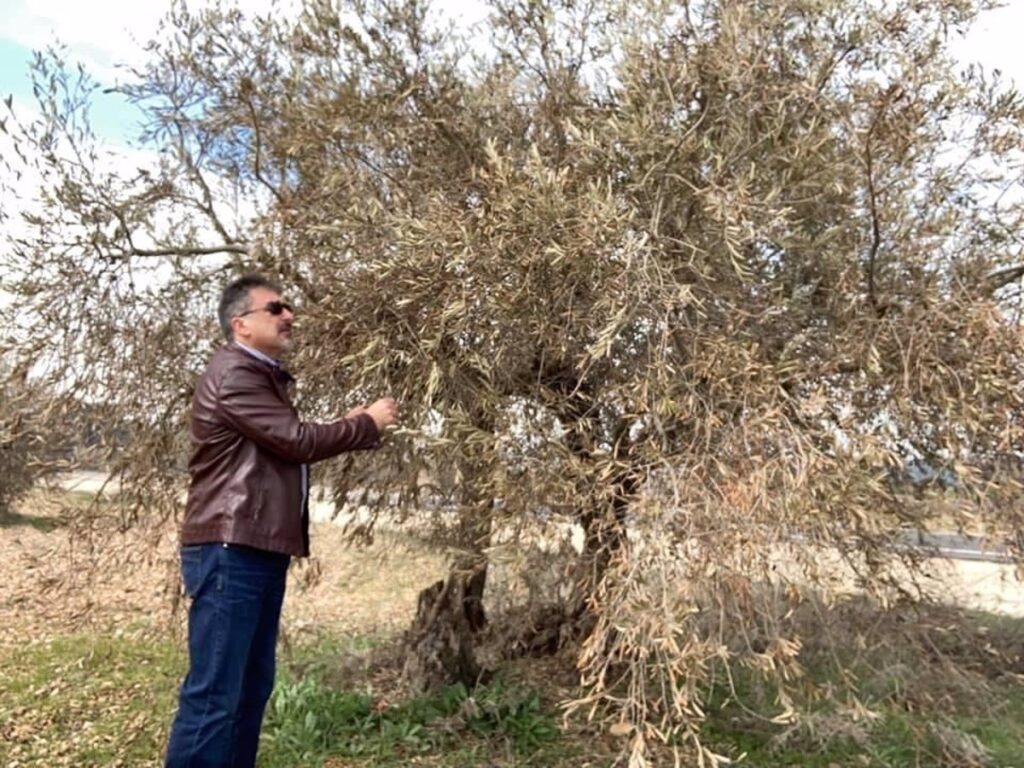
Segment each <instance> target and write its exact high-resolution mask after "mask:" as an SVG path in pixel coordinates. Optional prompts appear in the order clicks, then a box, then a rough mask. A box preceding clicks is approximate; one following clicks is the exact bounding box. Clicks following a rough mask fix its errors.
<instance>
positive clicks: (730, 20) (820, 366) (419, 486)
mask: <svg viewBox="0 0 1024 768" xmlns="http://www.w3.org/2000/svg"><path fill="white" fill-rule="evenodd" d="M986 5H987V4H986V3H982V2H972V1H971V0H933V1H932V2H923V3H922V2H918V1H917V0H913V1H912V0H886V1H884V2H882V1H879V2H872V3H863V2H854V1H853V0H778V1H772V2H769V1H768V0H758V1H755V2H749V1H740V0H704V1H703V2H696V1H693V2H688V1H687V0H679V1H678V2H650V3H641V4H634V3H629V4H624V3H621V4H620V3H612V2H604V1H603V0H589V1H584V2H577V1H576V0H493V2H492V3H491V4H490V16H489V19H488V21H487V22H486V24H485V25H484V27H483V28H482V29H477V30H474V31H472V32H471V33H467V32H466V31H459V30H458V29H457V28H453V29H448V28H445V27H443V26H441V25H439V24H437V23H436V22H435V21H434V18H435V17H434V16H433V15H432V14H431V12H430V9H429V7H428V6H427V5H425V4H423V3H420V2H415V1H414V2H395V1H392V0H367V1H365V2H364V1H363V0H359V1H357V2H347V1H346V2H341V3H339V2H329V1H328V0H307V2H305V3H304V4H303V5H302V8H301V12H299V13H298V14H297V15H284V14H277V13H273V14H270V15H268V16H265V17H249V16H246V15H245V14H243V13H241V12H240V11H239V10H237V9H236V8H234V7H232V6H230V5H229V4H215V5H213V6H212V7H210V8H207V9H204V10H201V11H197V10H191V9H189V8H188V7H187V6H186V5H185V4H183V3H179V4H176V5H175V6H174V9H173V10H172V11H171V13H170V14H169V15H168V17H167V19H166V20H165V22H164V24H163V27H162V29H161V31H160V33H159V34H158V35H157V37H156V38H155V39H154V40H153V41H152V42H150V43H149V44H148V46H147V54H148V59H147V64H146V65H145V66H144V67H141V68H140V69H138V70H136V71H130V72H125V78H124V81H123V84H122V85H120V86H119V87H118V90H119V91H120V92H121V93H123V94H124V96H125V97H127V98H129V99H131V100H132V101H133V102H135V103H137V104H138V105H139V106H140V107H141V108H142V109H143V110H144V113H145V115H146V120H147V122H146V124H145V127H144V131H143V133H142V135H141V137H140V140H139V147H140V149H145V150H148V151H149V152H150V153H151V156H152V158H153V162H152V163H151V164H150V165H149V166H147V167H139V168H138V169H137V171H136V170H135V169H131V172H128V169H126V167H125V166H124V165H123V164H120V165H116V166H115V165H112V164H111V163H109V162H108V161H105V159H104V156H103V154H102V148H101V147H100V146H99V145H98V143H97V142H96V140H95V138H94V137H93V136H92V134H91V132H90V130H89V127H88V117H87V107H88V104H89V96H90V92H91V89H92V88H94V87H95V86H94V85H92V84H91V83H90V82H89V80H88V78H87V77H77V76H75V73H74V72H73V70H70V69H69V68H68V67H67V66H65V64H64V63H63V62H62V61H61V60H60V57H59V55H56V54H51V55H40V56H39V58H38V59H37V62H36V66H35V76H36V79H37V91H38V93H39V96H40V103H39V110H40V114H41V116H40V117H39V119H38V120H35V121H32V122H21V123H18V122H16V121H9V122H8V126H7V130H8V131H10V132H13V133H15V138H16V140H17V142H18V144H17V146H18V147H19V149H20V152H21V155H22V156H23V157H24V158H25V159H26V161H27V162H29V163H32V164H34V165H35V167H36V168H37V170H38V172H39V173H41V176H42V179H43V183H44V187H43V203H42V207H41V209H40V210H38V211H36V212H34V213H32V214H31V215H29V216H27V217H26V220H25V222H24V223H25V227H23V230H24V231H20V232H19V233H18V234H17V236H14V237H11V238H9V239H8V242H7V245H6V247H5V248H4V251H3V253H2V255H0V270H2V274H3V281H4V290H5V291H8V292H9V293H11V294H12V295H14V296H16V297H17V301H16V302H14V303H13V304H12V306H11V307H9V308H6V309H3V310H2V320H3V323H2V325H3V328H4V331H3V332H2V333H3V334H4V351H5V354H6V355H7V356H8V358H9V359H10V360H11V364H12V366H13V370H15V371H16V372H19V373H20V374H21V375H24V374H25V372H26V371H32V372H33V375H35V376H36V377H38V378H40V379H46V380H47V382H48V386H49V387H51V391H55V392H58V393H60V396H61V397H67V396H72V397H77V398H82V399H86V400H88V401H91V402H102V403H103V404H104V407H107V408H109V409H110V413H111V420H110V425H111V428H112V430H113V428H114V427H116V428H117V430H119V432H118V435H119V437H118V439H117V440H112V441H111V443H110V445H111V461H113V462H115V463H116V465H117V467H119V469H120V471H121V472H122V473H123V481H124V482H125V485H126V488H128V489H130V490H132V491H133V492H134V493H135V494H136V495H135V498H136V500H137V502H138V503H137V505H136V506H134V507H132V508H131V513H132V516H134V517H140V518H141V519H146V518H148V517H152V516H156V515H159V514H161V513H166V511H168V510H174V509H175V503H176V502H175V499H176V497H177V494H178V493H180V490H181V487H182V483H183V457H184V456H185V455H186V450H187V445H186V441H185V438H184V424H185V419H186V414H187V407H188V403H189V398H190V395H191V387H192V382H193V381H194V379H195V377H196V376H197V374H198V373H199V371H201V369H202V366H203V364H204V361H205V359H206V357H207V356H208V354H209V352H210V351H211V350H212V348H213V347H214V345H215V344H217V343H219V340H218V339H217V331H216V323H215V318H214V316H213V315H214V313H213V306H214V303H215V301H216V296H217V291H218V290H219V287H220V286H221V285H222V284H223V283H225V282H226V281H227V280H228V279H229V278H230V277H231V276H232V275H234V274H236V273H237V272H239V271H249V270H254V271H261V272H265V273H268V274H271V275H273V276H275V277H278V278H280V279H281V280H283V281H284V283H285V284H286V285H287V286H288V287H289V292H290V293H291V294H292V296H293V297H294V298H295V299H296V300H297V301H298V302H299V305H300V307H301V314H300V318H301V320H300V325H299V326H298V328H299V329H300V333H299V334H298V335H300V336H301V340H302V342H301V347H300V349H299V350H298V352H297V353H296V355H295V357H294V360H293V361H292V363H291V365H292V367H293V368H294V369H295V371H296V373H297V375H298V378H299V380H300V382H301V385H300V390H299V394H300V400H301V405H302V407H303V409H304V410H305V412H306V413H307V414H310V415H311V416H313V417H329V416H332V415H335V414H340V413H343V412H344V411H345V410H346V409H347V408H348V407H350V406H352V405H354V404H356V403H358V402H362V401H365V400H367V399H369V398H372V397H375V396H379V395H384V394H391V395H393V396H395V397H396V398H398V400H399V401H400V402H401V404H402V407H403V410H404V413H405V414H406V415H405V417H404V423H403V426H402V428H401V429H400V430H399V431H397V432H396V433H395V434H394V435H393V436H392V438H391V439H390V440H389V442H388V446H387V448H386V450H385V451H384V452H383V453H382V454H378V455H373V456H367V457H360V458H358V459H351V458H348V459H345V460H342V461H338V462H334V463H332V464H330V465H329V466H328V467H327V468H326V470H325V471H324V475H323V477H324V480H325V482H327V483H329V485H330V486H331V487H332V489H333V490H334V492H335V494H336V498H337V499H339V500H342V499H344V498H345V494H347V493H348V492H349V491H350V490H353V489H357V490H373V491H380V493H375V494H372V495H371V494H363V499H362V501H363V502H364V503H366V504H369V505H370V506H371V507H373V508H374V509H375V513H376V514H378V515H381V516H390V517H394V516H404V515H407V514H422V510H423V509H424V508H425V507H428V506H429V507H431V508H434V507H436V504H435V503H434V502H436V500H437V498H438V497H442V498H444V499H446V500H447V501H446V505H445V508H446V509H454V510H455V511H456V512H457V520H458V522H457V524H456V525H454V526H451V525H448V524H447V523H444V521H445V520H446V519H447V518H445V517H444V516H443V515H438V516H437V525H438V535H439V536H441V537H442V538H443V539H444V541H446V542H447V543H448V544H449V545H450V546H452V547H454V550H453V551H454V552H456V553H457V557H456V558H455V561H456V563H457V564H458V567H459V568H460V569H462V570H463V571H464V572H465V571H468V572H474V573H479V572H481V569H485V568H486V564H487V563H488V561H489V559H493V558H494V556H495V553H496V552H497V550H498V549H499V548H501V549H503V550H507V549H509V548H512V549H515V547H516V546H517V544H516V542H518V541H519V538H518V537H519V536H520V535H525V533H523V532H524V531H526V530H528V529H530V528H531V526H537V525H541V524H545V523H548V522H550V521H552V520H564V521H567V522H569V523H573V524H576V525H578V526H579V527H580V528H581V529H582V531H583V532H584V541H583V545H582V547H581V550H582V551H580V552H577V551H576V550H573V551H572V552H571V553H570V554H571V557H570V561H571V562H570V564H569V570H568V571H567V572H566V573H567V574H569V575H571V578H572V581H573V583H574V584H575V585H576V587H575V589H574V590H571V595H570V596H568V597H566V596H565V595H563V597H562V598H561V599H562V600H563V601H564V602H565V604H566V605H565V614H566V616H569V617H571V618H572V619H573V620H574V621H582V624H581V625H580V626H582V627H583V630H582V635H581V640H580V644H579V647H578V656H577V660H578V666H579V670H580V673H581V690H580V696H579V699H578V701H577V702H576V703H577V705H579V706H581V707H584V708H587V707H590V706H592V705H593V706H597V705H600V706H602V707H604V709H602V710H601V711H602V712H608V711H611V712H612V713H613V715H612V716H613V717H618V718H621V720H622V721H623V722H627V723H630V724H631V725H632V726H634V730H633V731H632V732H633V734H634V738H633V741H632V742H631V744H632V750H633V759H634V761H635V764H637V765H639V764H642V761H643V759H644V757H643V755H644V754H645V752H646V749H647V745H648V743H650V742H651V741H653V740H654V739H655V738H656V737H662V738H666V739H667V738H669V736H670V735H671V736H672V737H673V738H679V739H680V743H684V744H687V745H689V748H692V749H693V750H695V752H694V754H704V756H705V757H707V758H709V759H710V755H709V754H707V753H706V752H701V750H702V749H703V748H702V747H700V745H699V738H698V733H699V722H700V720H701V718H702V704H703V702H705V701H706V698H707V695H708V690H709V687H710V686H712V685H714V684H715V683H714V680H715V679H716V678H715V670H716V669H717V668H719V667H720V666H722V665H725V666H726V667H729V665H735V664H737V663H739V664H746V665H748V666H750V667H752V668H754V669H757V670H761V671H763V672H764V674H765V675H766V677H767V678H768V679H770V680H771V681H772V683H773V684H774V685H777V686H778V691H779V698H778V700H777V701H778V704H776V705H773V706H774V707H775V711H772V712H771V713H769V714H770V715H771V716H776V715H779V716H788V714H787V713H789V712H790V710H791V707H790V704H789V703H790V701H791V699H790V692H791V691H792V684H793V680H794V676H798V675H799V671H800V649H801V641H800V637H799V631H800V630H799V629H797V628H795V625H794V624H793V620H791V619H790V617H791V616H792V615H793V614H794V610H795V609H796V608H798V607H799V606H801V605H804V604H805V603H808V602H811V601H814V600H816V599H818V596H820V595H821V594H822V593H824V594H825V595H827V596H834V595H835V594H836V593H837V592H841V591H842V590H843V589H844V587H842V586H839V585H837V583H836V578H835V577H836V573H837V572H844V573H845V572H847V571H848V572H849V574H850V576H849V578H850V579H851V580H853V583H855V584H856V586H857V587H858V588H859V589H862V590H864V591H866V592H867V593H868V594H869V595H871V596H872V597H873V598H874V599H876V600H878V601H879V605H880V610H881V609H882V608H885V609H890V608H893V607H898V606H900V605H901V604H903V603H904V602H906V601H912V600H914V599H920V598H921V595H920V594H917V593H915V591H914V588H913V587H914V583H915V582H914V579H913V578H910V579H908V578H907V576H906V574H907V573H908V569H909V572H910V573H911V574H914V573H916V572H917V570H916V569H917V560H916V557H915V556H914V555H913V554H912V553H911V554H908V553H906V552H904V551H903V550H901V549H900V548H898V547H895V546H894V544H895V543H896V542H898V541H899V537H900V536H901V535H902V534H903V533H904V532H905V531H906V530H907V529H908V528H916V529H924V530H928V529H931V528H950V527H954V528H961V529H966V528H970V529H972V530H976V529H979V528H980V529H983V530H984V531H985V532H986V534H988V535H991V536H997V537H998V536H1006V537H1009V538H1010V540H1011V542H1016V545H1017V546H1019V544H1020V542H1021V541H1022V539H1021V538H1020V533H1021V530H1022V525H1021V523H1022V519H1021V515H1022V510H1024V507H1022V506H1021V505H1020V503H1019V496H1020V472H1019V462H1020V458H1021V450H1022V426H1024V422H1022V415H1024V414H1022V388H1021V386H1022V385H1021V381H1022V372H1024V371H1022V363H1024V361H1022V357H1021V353H1022V348H1021V333H1020V328H1019V324H1018V323H1019V315H1018V312H1019V307H1020V300H1019V292H1018V291H1017V287H1018V283H1019V279H1020V277H1021V276H1022V275H1024V267H1022V266H1021V262H1022V261H1024V254H1022V253H1021V240H1020V232H1021V213H1022V205H1021V203H1022V200H1024V198H1022V196H1021V178H1022V177H1021V168H1022V166H1021V160H1022V154H1021V152H1022V149H1024V142H1022V139H1024V136H1022V126H1024V120H1022V118H1024V101H1022V99H1021V96H1020V94H1019V93H1018V92H1017V91H1016V90H1015V89H1013V88H1012V87H1009V86H1008V85H1007V84H1006V83H1004V82H1002V81H1000V80H999V78H998V77H994V76H993V75H991V74H990V73H986V72H983V71H981V70H977V69H968V70H966V71H958V68H957V66H956V65H955V63H954V62H953V60H952V59H951V57H950V55H949V53H948V44H949V41H950V39H951V38H952V37H954V36H955V35H957V34H959V33H961V32H962V31H963V30H965V29H966V28H967V26H968V25H969V24H970V23H971V21H972V20H973V19H974V17H975V16H976V14H977V13H978V12H979V11H980V10H981V9H982V8H983V7H984V6H986ZM9 159H10V161H11V162H12V163H17V162H19V161H18V159H17V158H16V157H13V156H12V158H9ZM54 396H56V395H54ZM112 434H113V432H112ZM126 434H128V435H129V436H130V438H129V439H127V440H126V439H125V435H126ZM912 465H919V466H920V465H924V466H927V467H929V468H930V470H929V471H930V473H931V474H932V475H934V476H936V477H942V478H953V479H952V480H951V481H950V482H947V483H945V484H943V483H940V482H931V483H926V484H921V483H917V484H914V483H911V482H910V481H909V479H908V474H907V470H908V467H911V466H912ZM442 523H444V525H443V526H442ZM363 532H364V533H365V530H364V531H363ZM499 532H503V533H502V536H504V537H505V538H502V539H501V541H502V542H503V543H501V544H499V543H498V541H499V538H498V533H499ZM509 532H511V533H509ZM1014 537H1016V538H1014ZM794 542H799V545H794ZM822 553H835V554H836V558H837V563H835V564H833V565H830V566H828V567H823V562H824V561H827V560H829V558H828V557H823V554H822ZM1018 554H1019V550H1018ZM780 560H784V561H786V562H787V564H788V566H791V567H790V568H788V569H787V568H781V569H780V568H779V562H780ZM830 562H831V561H830ZM844 569H846V570H844ZM483 572H485V571H483ZM652 680H656V681H658V684H657V685H654V684H652V683H651V681H652ZM719 684H720V683H719ZM780 711H781V715H780Z"/></svg>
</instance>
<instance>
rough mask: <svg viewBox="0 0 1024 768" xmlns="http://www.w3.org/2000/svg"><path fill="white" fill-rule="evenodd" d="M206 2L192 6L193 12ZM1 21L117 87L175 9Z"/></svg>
mask: <svg viewBox="0 0 1024 768" xmlns="http://www.w3.org/2000/svg"><path fill="white" fill-rule="evenodd" d="M202 5H203V3H202V2H198V3H197V2H192V3H190V4H189V8H190V10H192V11H193V12H194V11H196V10H197V9H198V8H201V7H202ZM276 5H277V8H276V12H279V13H284V14H288V13H294V10H292V9H294V8H295V6H296V5H297V2H295V0H283V2H281V1H279V2H278V3H277V4H276ZM5 6H6V8H5V13H4V18H3V19H2V20H0V38H2V39H7V40H10V41H13V42H15V43H17V44H18V45H21V46H23V47H25V48H30V49H40V48H43V47H45V46H47V45H50V44H52V43H53V42H55V41H59V42H61V43H64V44H65V45H67V46H68V48H69V51H70V54H71V57H72V58H73V59H75V60H77V61H81V62H82V63H83V64H84V65H85V66H86V68H87V69H88V70H89V71H90V72H91V73H92V74H93V75H94V76H95V77H97V78H99V79H100V80H101V82H104V83H110V82H113V81H114V79H115V78H116V76H117V66H118V65H119V64H128V65H132V64H137V63H139V61H140V60H141V59H142V56H143V50H142V49H143V46H144V45H145V43H146V42H147V41H149V40H150V39H151V38H152V37H153V36H154V34H155V33H156V31H157V26H158V24H159V22H160V20H161V19H162V18H163V17H164V16H165V15H166V14H167V12H168V11H169V10H170V7H171V4H170V0H159V1H154V0H104V2H103V3H102V4H95V3H83V2H81V0H8V1H7V2H5ZM238 6H239V7H240V8H241V9H242V10H243V11H245V12H246V13H250V14H257V13H266V12H267V11H268V10H270V9H271V8H272V7H273V6H274V2H273V0H238ZM435 8H437V10H438V11H439V12H440V13H443V14H445V15H447V16H449V17H450V18H452V19H455V20H456V21H457V22H459V23H462V24H472V23H474V22H476V21H479V20H481V19H483V18H484V16H485V15H486V8H485V6H484V5H483V2H482V0H437V2H436V3H435Z"/></svg>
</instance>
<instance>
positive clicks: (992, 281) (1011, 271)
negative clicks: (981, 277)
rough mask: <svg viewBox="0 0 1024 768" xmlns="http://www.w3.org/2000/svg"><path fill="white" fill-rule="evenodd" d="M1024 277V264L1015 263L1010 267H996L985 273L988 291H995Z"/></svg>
mask: <svg viewBox="0 0 1024 768" xmlns="http://www.w3.org/2000/svg"><path fill="white" fill-rule="evenodd" d="M1022 277H1024V264H1013V265H1011V266H1009V267H1000V268H999V269H994V270H992V271H991V272H989V273H988V274H987V275H985V289H986V292H987V293H994V292H996V291H998V290H999V289H1000V288H1004V287H1006V286H1007V285H1009V284H1010V283H1012V282H1014V281H1015V280H1019V279H1020V278H1022Z"/></svg>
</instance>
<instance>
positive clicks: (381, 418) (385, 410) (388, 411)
mask: <svg viewBox="0 0 1024 768" xmlns="http://www.w3.org/2000/svg"><path fill="white" fill-rule="evenodd" d="M366 413H368V414H370V417H371V418H372V419H373V421H374V423H375V424H376V425H377V431H378V432H382V431H383V430H384V428H385V427H390V426H391V425H392V424H394V423H395V422H396V421H398V403H396V402H395V398H393V397H382V398H381V399H380V400H378V401H377V402H375V403H373V404H372V405H370V406H369V407H367V409H366Z"/></svg>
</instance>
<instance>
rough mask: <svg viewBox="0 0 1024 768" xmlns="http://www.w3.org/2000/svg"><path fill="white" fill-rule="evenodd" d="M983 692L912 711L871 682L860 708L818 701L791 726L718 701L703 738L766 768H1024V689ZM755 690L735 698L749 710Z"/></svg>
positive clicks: (1007, 683) (821, 679) (1008, 685)
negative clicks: (839, 767) (856, 767)
mask: <svg viewBox="0 0 1024 768" xmlns="http://www.w3.org/2000/svg"><path fill="white" fill-rule="evenodd" d="M865 676H866V675H865ZM809 678H810V680H809V682H812V683H813V684H815V685H816V686H818V690H822V689H823V688H824V687H827V686H828V685H829V684H830V683H833V684H834V683H836V682H837V680H836V678H835V677H829V676H828V674H827V673H824V672H822V671H817V672H812V673H811V674H810V675H809ZM987 685H988V688H987V690H986V691H984V692H982V691H980V690H979V691H978V692H977V695H976V696H975V697H969V698H961V699H958V700H956V701H952V700H949V699H946V701H945V703H942V702H940V701H939V700H936V702H935V704H934V706H932V707H927V708H924V707H920V706H918V707H915V708H913V709H911V708H909V707H908V706H907V705H906V703H905V702H901V700H900V699H898V698H896V697H895V696H891V695H890V696H886V695H884V694H883V688H884V686H883V685H882V681H881V680H877V679H876V680H870V681H868V683H867V684H866V685H864V686H863V688H862V690H861V693H860V696H859V699H860V702H861V704H863V708H860V707H857V708H854V707H851V706H848V707H845V708H844V707H841V706H840V705H839V703H838V702H836V701H833V700H828V699H823V700H821V701H819V702H818V703H816V704H809V705H805V710H804V711H803V712H802V714H801V718H800V720H799V721H798V723H796V724H795V725H793V726H783V725H779V724H776V723H772V722H770V721H768V720H766V719H764V718H761V717H757V716H755V715H754V714H752V712H751V711H750V710H751V709H753V708H754V707H752V706H751V707H749V708H745V707H742V706H740V705H739V704H738V703H737V702H736V701H735V700H732V699H728V698H724V697H723V698H721V699H720V700H719V701H717V702H714V703H713V705H712V706H711V707H710V708H709V710H708V711H709V716H708V720H707V722H706V724H705V727H704V738H705V739H706V743H707V744H708V745H709V746H711V747H712V749H713V750H714V751H715V752H718V753H720V754H724V755H726V756H728V757H731V758H733V759H737V758H739V757H741V756H743V760H744V762H745V763H746V764H748V765H751V766H759V767H763V768H782V767H783V766H785V767H786V768H835V766H843V767H844V768H845V767H846V766H862V767H863V768H921V767H922V766H930V767H936V768H937V767H939V766H949V767H952V766H975V767H976V768H1024V684H1021V683H1020V682H1018V681H1016V680H1014V679H1010V678H1008V679H999V680H995V681H990V682H989V683H988V684H987ZM754 688H755V686H752V685H750V684H749V680H748V681H741V682H740V684H739V685H738V686H737V692H738V694H739V698H740V699H741V700H744V701H745V703H747V704H753V703H754V702H753V701H751V698H749V697H754V698H756V697H757V696H758V694H757V693H752V690H753V689H754ZM760 695H761V696H762V697H763V696H764V692H761V694H760ZM761 701H762V703H763V702H764V698H762V699H761ZM770 709H771V707H764V706H762V707H759V708H758V710H759V711H760V712H762V713H763V712H766V711H769V710H770Z"/></svg>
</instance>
